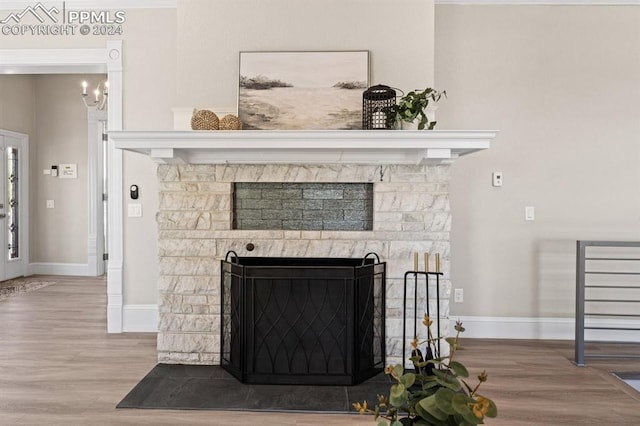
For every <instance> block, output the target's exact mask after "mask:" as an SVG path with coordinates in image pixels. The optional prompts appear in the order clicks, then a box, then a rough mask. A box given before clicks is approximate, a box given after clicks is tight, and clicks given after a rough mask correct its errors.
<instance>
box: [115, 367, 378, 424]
mask: <svg viewBox="0 0 640 426" xmlns="http://www.w3.org/2000/svg"><path fill="white" fill-rule="evenodd" d="M389 387H390V382H389V379H388V378H387V377H386V376H385V375H384V374H379V375H378V376H376V377H373V378H372V379H370V380H367V381H366V382H364V383H362V384H360V385H357V386H311V385H305V386H298V385H248V384H242V383H240V382H239V381H238V380H236V379H235V378H234V377H233V376H231V375H230V374H229V373H227V372H226V371H224V370H223V369H222V368H221V367H220V366H217V365H180V364H158V365H156V366H155V367H154V368H153V369H152V370H151V371H150V372H149V373H148V374H147V375H146V376H145V377H144V378H143V379H142V380H141V381H140V382H139V383H138V384H137V385H136V386H135V387H134V388H133V390H131V392H129V394H128V395H127V396H125V397H124V399H123V400H122V401H120V403H119V404H118V405H117V408H156V409H175V410H235V411H298V412H323V413H348V412H352V413H355V410H354V409H353V407H352V405H351V404H352V403H353V402H358V401H360V402H362V401H363V400H366V401H368V402H369V405H373V403H374V402H375V401H376V400H377V395H378V394H385V395H388V392H389Z"/></svg>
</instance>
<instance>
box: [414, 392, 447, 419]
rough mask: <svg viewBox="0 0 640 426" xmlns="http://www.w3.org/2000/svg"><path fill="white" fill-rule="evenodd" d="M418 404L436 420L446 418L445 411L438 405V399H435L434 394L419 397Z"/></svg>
mask: <svg viewBox="0 0 640 426" xmlns="http://www.w3.org/2000/svg"><path fill="white" fill-rule="evenodd" d="M418 405H420V406H421V407H422V408H424V409H425V411H426V412H428V413H429V414H431V415H432V416H433V417H435V418H436V419H438V420H446V419H447V417H448V415H447V413H445V412H444V411H442V410H441V409H440V408H439V407H438V401H437V400H436V396H435V394H434V395H431V396H428V397H426V398H423V399H421V400H420V401H419V402H418Z"/></svg>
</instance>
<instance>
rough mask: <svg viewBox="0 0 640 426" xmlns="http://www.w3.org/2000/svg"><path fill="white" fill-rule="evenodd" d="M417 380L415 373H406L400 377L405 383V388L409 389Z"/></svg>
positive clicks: (401, 381)
mask: <svg viewBox="0 0 640 426" xmlns="http://www.w3.org/2000/svg"><path fill="white" fill-rule="evenodd" d="M415 382H416V375H415V374H413V373H406V374H404V375H403V376H402V377H400V383H402V384H403V385H404V387H405V388H407V389H409V388H410V387H411V386H413V384H414V383H415Z"/></svg>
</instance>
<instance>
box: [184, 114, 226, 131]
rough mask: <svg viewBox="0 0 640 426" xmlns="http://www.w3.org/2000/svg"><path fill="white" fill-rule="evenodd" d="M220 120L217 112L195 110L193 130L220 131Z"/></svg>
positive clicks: (192, 121)
mask: <svg viewBox="0 0 640 426" xmlns="http://www.w3.org/2000/svg"><path fill="white" fill-rule="evenodd" d="M219 127H220V119H219V118H218V116H217V115H216V113H215V112H213V111H209V110H208V109H201V110H197V109H194V110H193V115H192V116H191V128H192V129H193V130H218V128H219Z"/></svg>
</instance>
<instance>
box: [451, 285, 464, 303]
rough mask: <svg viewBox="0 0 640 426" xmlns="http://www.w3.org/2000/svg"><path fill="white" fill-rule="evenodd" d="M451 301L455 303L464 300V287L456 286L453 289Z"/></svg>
mask: <svg viewBox="0 0 640 426" xmlns="http://www.w3.org/2000/svg"><path fill="white" fill-rule="evenodd" d="M453 301H454V302H456V303H462V302H464V289H461V288H456V289H455V290H453Z"/></svg>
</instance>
